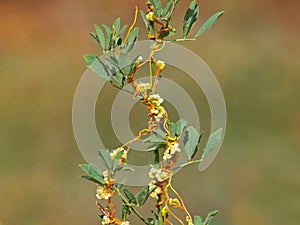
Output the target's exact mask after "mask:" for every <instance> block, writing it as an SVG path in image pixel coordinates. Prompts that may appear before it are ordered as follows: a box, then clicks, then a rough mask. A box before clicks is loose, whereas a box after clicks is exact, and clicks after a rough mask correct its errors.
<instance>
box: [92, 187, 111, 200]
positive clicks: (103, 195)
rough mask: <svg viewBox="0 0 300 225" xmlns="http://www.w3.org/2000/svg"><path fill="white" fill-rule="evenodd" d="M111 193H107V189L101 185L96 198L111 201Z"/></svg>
mask: <svg viewBox="0 0 300 225" xmlns="http://www.w3.org/2000/svg"><path fill="white" fill-rule="evenodd" d="M111 196H112V195H111V193H110V192H107V190H106V187H105V186H103V185H99V186H98V188H97V191H96V198H97V199H99V200H101V199H106V200H107V199H109V198H110V197H111Z"/></svg>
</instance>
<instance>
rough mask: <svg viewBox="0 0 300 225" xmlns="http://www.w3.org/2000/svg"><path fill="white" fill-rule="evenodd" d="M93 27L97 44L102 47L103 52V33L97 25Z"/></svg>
mask: <svg viewBox="0 0 300 225" xmlns="http://www.w3.org/2000/svg"><path fill="white" fill-rule="evenodd" d="M94 27H95V30H96V34H97V36H98V39H99V43H100V45H101V47H102V50H103V51H104V49H105V36H104V33H103V31H102V29H101V28H100V27H99V26H98V25H97V24H95V25H94Z"/></svg>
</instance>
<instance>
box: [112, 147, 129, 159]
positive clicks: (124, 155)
mask: <svg viewBox="0 0 300 225" xmlns="http://www.w3.org/2000/svg"><path fill="white" fill-rule="evenodd" d="M120 151H123V154H122V156H121V159H124V160H125V159H127V152H128V151H127V150H125V149H124V148H117V149H115V150H113V151H112V152H111V153H110V157H111V158H112V159H114V158H116V156H117V154H118V153H119V152H120Z"/></svg>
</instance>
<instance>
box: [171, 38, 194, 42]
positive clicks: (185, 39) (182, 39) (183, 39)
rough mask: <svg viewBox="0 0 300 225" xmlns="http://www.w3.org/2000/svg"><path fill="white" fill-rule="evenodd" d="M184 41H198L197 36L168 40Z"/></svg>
mask: <svg viewBox="0 0 300 225" xmlns="http://www.w3.org/2000/svg"><path fill="white" fill-rule="evenodd" d="M173 41H175V42H183V41H196V38H179V39H173V40H168V41H167V42H173Z"/></svg>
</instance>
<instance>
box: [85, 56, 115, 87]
mask: <svg viewBox="0 0 300 225" xmlns="http://www.w3.org/2000/svg"><path fill="white" fill-rule="evenodd" d="M84 59H85V62H86V65H87V66H88V67H89V68H91V70H92V71H94V72H95V73H96V74H98V75H99V76H100V77H101V78H103V79H104V80H106V81H110V80H111V79H110V76H109V72H108V70H107V68H106V66H105V65H104V63H103V62H102V61H101V60H100V59H99V58H98V57H97V56H95V55H84Z"/></svg>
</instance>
